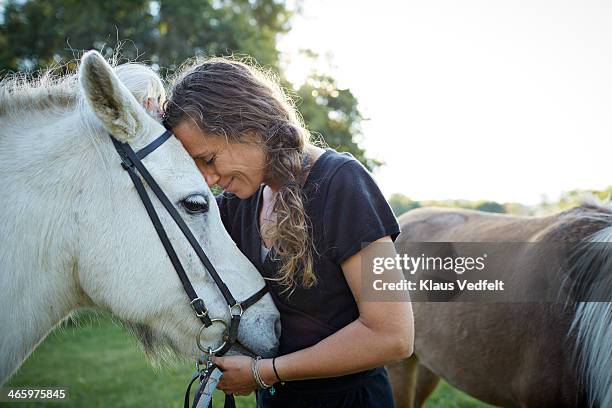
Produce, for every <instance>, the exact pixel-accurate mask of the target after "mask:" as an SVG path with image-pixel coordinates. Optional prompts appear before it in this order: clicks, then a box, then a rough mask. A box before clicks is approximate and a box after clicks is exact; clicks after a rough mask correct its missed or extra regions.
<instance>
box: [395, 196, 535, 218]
mask: <svg viewBox="0 0 612 408" xmlns="http://www.w3.org/2000/svg"><path fill="white" fill-rule="evenodd" d="M389 204H390V205H391V208H392V209H393V212H394V213H395V215H396V216H397V217H399V216H400V215H402V214H403V213H405V212H406V211H410V210H412V209H413V208H419V207H449V208H467V209H471V210H478V211H487V212H495V213H511V214H517V215H529V214H531V211H530V209H529V208H527V207H526V206H524V205H521V204H518V203H505V204H500V203H497V202H495V201H482V200H481V201H470V200H442V201H436V200H426V201H413V200H411V199H410V198H408V197H406V196H405V195H403V194H399V193H396V194H392V195H391V197H390V198H389Z"/></svg>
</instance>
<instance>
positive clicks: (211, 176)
mask: <svg viewBox="0 0 612 408" xmlns="http://www.w3.org/2000/svg"><path fill="white" fill-rule="evenodd" d="M220 178H221V177H219V175H218V174H217V173H216V172H214V171H211V170H208V169H207V170H204V180H206V184H208V186H209V187H212V186H214V185H215V184H217V183H218V182H219V179H220Z"/></svg>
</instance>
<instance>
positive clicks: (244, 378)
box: [213, 356, 257, 395]
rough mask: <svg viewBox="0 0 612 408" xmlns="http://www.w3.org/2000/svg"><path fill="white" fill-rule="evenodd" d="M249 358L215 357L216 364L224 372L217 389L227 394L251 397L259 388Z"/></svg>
mask: <svg viewBox="0 0 612 408" xmlns="http://www.w3.org/2000/svg"><path fill="white" fill-rule="evenodd" d="M252 362H253V359H252V358H251V357H247V356H232V357H214V358H213V363H215V364H216V365H217V366H219V368H221V370H222V371H223V375H222V376H221V380H220V381H219V384H217V388H218V389H220V390H222V391H223V392H224V393H226V394H234V395H249V394H250V393H251V392H253V390H255V389H256V388H257V384H256V383H255V378H254V377H253V371H252V370H251V364H252Z"/></svg>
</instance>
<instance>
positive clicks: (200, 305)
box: [110, 131, 268, 355]
mask: <svg viewBox="0 0 612 408" xmlns="http://www.w3.org/2000/svg"><path fill="white" fill-rule="evenodd" d="M110 136H111V140H112V142H113V145H114V146H115V149H116V150H117V153H118V154H119V156H120V157H121V162H122V163H121V165H122V167H123V168H124V169H125V170H126V171H127V173H128V175H129V176H130V179H131V180H132V182H133V183H134V186H135V187H136V191H137V192H138V195H139V196H140V199H141V200H142V203H143V205H144V207H145V209H146V211H147V214H148V215H149V218H150V219H151V222H152V223H153V226H154V227H155V231H156V232H157V235H158V236H159V239H160V240H161V242H162V244H163V246H164V249H165V250H166V253H167V254H168V257H169V258H170V261H171V262H172V265H173V266H174V269H175V270H176V273H177V275H178V277H179V279H180V280H181V283H182V285H183V288H184V289H185V292H186V293H187V296H188V297H189V300H190V304H191V306H192V307H193V309H194V311H195V313H196V316H197V317H198V319H200V321H201V322H202V324H203V325H204V326H205V327H209V326H211V325H212V321H211V318H210V316H208V310H207V308H206V305H205V304H204V301H203V300H202V299H201V298H199V297H198V295H197V293H196V291H195V289H194V288H193V285H192V284H191V281H190V280H189V277H188V276H187V273H186V272H185V269H184V268H183V265H182V264H181V261H180V260H179V258H178V256H177V254H176V251H175V250H174V248H173V246H172V243H171V242H170V239H169V238H168V235H167V234H166V231H165V230H164V227H163V225H162V223H161V221H160V219H159V216H158V215H157V212H156V211H155V207H154V206H153V203H152V202H151V199H150V197H149V195H148V193H147V190H146V188H145V186H144V184H143V182H142V180H141V179H140V177H138V175H137V174H136V171H138V173H140V175H141V176H142V178H143V179H144V180H145V182H146V183H147V184H148V185H149V188H150V189H151V191H153V193H154V194H155V196H156V197H157V198H158V199H159V201H160V202H161V204H162V205H163V206H164V208H165V209H166V211H167V212H168V214H169V215H170V216H171V217H172V219H173V220H174V222H175V223H176V224H177V226H178V227H179V229H180V230H181V231H182V232H183V235H184V236H185V238H187V241H188V242H189V244H190V245H191V247H192V248H193V250H194V251H195V253H196V254H197V255H198V258H200V260H201V262H202V263H203V264H204V267H205V268H206V269H207V270H208V273H209V274H210V276H211V277H212V278H213V280H214V282H215V284H216V285H217V287H218V288H219V290H220V291H221V294H222V295H223V297H224V298H225V301H226V302H227V304H228V306H229V311H230V315H231V321H230V326H229V330H228V333H227V336H226V337H225V338H224V339H223V340H224V345H223V347H222V348H221V349H220V350H219V351H217V353H216V354H217V355H223V354H225V353H226V352H227V351H228V350H229V349H230V348H231V347H232V345H233V344H235V343H236V342H237V337H238V326H239V324H240V318H241V316H242V312H243V311H244V310H246V309H248V308H249V307H250V306H252V305H253V304H255V303H256V302H257V301H258V300H260V299H261V298H262V297H263V296H264V295H265V294H266V293H267V292H268V288H267V286H264V287H263V288H261V289H260V290H258V291H257V292H256V293H255V294H253V295H252V296H250V297H249V298H248V299H246V300H244V301H243V302H240V303H239V302H237V301H236V299H234V297H233V296H232V293H231V292H230V290H229V288H228V287H227V285H226V284H225V282H223V280H222V279H221V277H220V276H219V274H218V273H217V271H216V270H215V268H214V266H213V265H212V263H211V262H210V260H209V259H208V257H207V256H206V253H205V252H204V250H203V249H202V247H201V246H200V244H199V243H198V241H197V240H196V238H195V236H194V235H193V233H192V232H191V230H190V229H189V227H188V226H187V224H185V221H183V219H182V218H181V216H180V214H179V213H178V211H177V209H176V208H175V206H174V205H173V204H172V202H171V201H170V200H169V199H168V197H167V196H166V195H165V194H164V192H163V190H162V189H161V187H159V185H158V184H157V182H156V181H155V179H154V178H153V176H151V174H150V173H149V171H148V170H147V168H146V167H145V166H144V164H143V163H142V162H141V160H142V159H144V158H145V157H146V156H147V155H148V154H150V153H151V152H153V151H154V150H155V149H157V148H158V147H159V146H161V145H162V144H163V143H164V142H165V141H166V140H168V139H169V138H170V137H171V136H172V133H171V132H170V131H165V132H164V133H163V134H162V135H161V136H159V137H158V138H157V139H155V140H154V141H153V142H151V143H150V144H149V145H147V146H145V147H144V148H143V149H141V150H139V151H138V152H135V151H134V150H133V149H132V147H131V146H130V145H129V144H127V143H123V142H120V141H118V140H117V139H115V138H114V137H113V136H112V135H110ZM236 310H237V311H238V313H234V311H236Z"/></svg>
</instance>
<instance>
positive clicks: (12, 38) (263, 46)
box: [0, 0, 291, 71]
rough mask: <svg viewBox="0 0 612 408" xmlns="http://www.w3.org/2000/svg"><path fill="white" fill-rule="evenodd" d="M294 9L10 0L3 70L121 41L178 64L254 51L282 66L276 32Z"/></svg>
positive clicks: (171, 0) (131, 50)
mask: <svg viewBox="0 0 612 408" xmlns="http://www.w3.org/2000/svg"><path fill="white" fill-rule="evenodd" d="M290 17H291V12H290V11H289V10H287V9H286V7H285V5H284V4H283V3H279V2H276V1H274V0H255V1H248V0H233V1H222V0H220V1H202V0H160V1H149V0H105V1H93V0H85V1H77V0H30V1H25V2H24V1H17V0H9V1H8V2H7V4H6V6H5V8H4V22H3V23H2V24H1V25H0V44H1V45H2V48H1V49H2V51H1V53H0V70H14V71H17V70H20V71H23V70H35V69H39V68H44V67H46V66H48V65H49V64H51V63H53V62H59V61H66V60H70V59H73V58H75V56H78V55H74V53H75V51H73V49H74V50H77V53H78V51H79V50H85V49H90V48H96V49H98V50H100V51H102V52H103V53H105V54H106V55H107V56H110V55H113V53H114V52H115V51H116V48H117V46H118V45H119V44H118V40H120V39H123V38H125V39H129V43H130V44H132V46H131V47H130V46H124V47H123V48H122V50H121V52H122V54H123V55H124V56H125V57H126V58H130V59H135V58H137V57H142V58H144V59H146V60H150V61H151V62H152V63H155V64H158V65H159V66H162V67H165V68H170V69H173V68H174V67H176V66H177V65H180V64H181V63H182V62H183V61H184V60H185V59H187V58H189V57H192V56H194V55H219V54H224V55H227V54H231V53H235V52H237V53H244V54H248V55H250V56H252V57H254V58H256V59H257V61H259V63H260V64H262V65H267V66H271V67H274V68H278V52H277V50H276V35H277V34H282V33H285V32H287V31H288V29H289V19H290Z"/></svg>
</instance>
